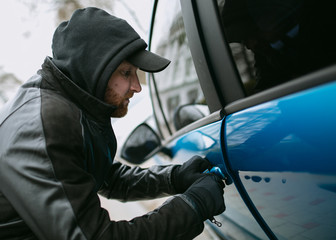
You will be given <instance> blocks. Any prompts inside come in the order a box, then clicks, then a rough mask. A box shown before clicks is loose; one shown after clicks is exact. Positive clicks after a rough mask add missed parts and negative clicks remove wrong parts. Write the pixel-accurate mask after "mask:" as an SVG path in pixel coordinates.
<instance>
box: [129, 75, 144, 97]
mask: <svg viewBox="0 0 336 240" xmlns="http://www.w3.org/2000/svg"><path fill="white" fill-rule="evenodd" d="M131 90H132V91H134V92H136V93H139V92H141V90H142V88H141V84H140V81H139V77H138V74H136V75H135V77H134V78H133V80H132V84H131Z"/></svg>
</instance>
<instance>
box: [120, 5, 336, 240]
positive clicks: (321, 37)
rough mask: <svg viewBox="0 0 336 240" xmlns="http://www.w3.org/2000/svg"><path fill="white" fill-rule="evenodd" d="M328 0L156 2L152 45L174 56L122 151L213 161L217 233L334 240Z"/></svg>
mask: <svg viewBox="0 0 336 240" xmlns="http://www.w3.org/2000/svg"><path fill="white" fill-rule="evenodd" d="M312 3H314V4H312ZM334 5H335V4H333V3H330V4H329V3H325V2H323V3H322V2H315V1H307V0H302V1H300V0H297V1H291V0H283V1H275V0H274V1H269V0H268V1H266V0H258V1H256V0H225V3H224V1H220V0H219V1H216V0H208V1H203V0H181V1H179V0H155V1H154V4H153V15H152V22H151V32H150V39H149V49H150V50H151V51H153V52H156V53H158V54H160V55H162V56H164V57H166V58H168V59H171V60H172V62H171V64H170V65H169V67H168V68H167V69H166V70H165V71H163V72H160V73H155V74H149V75H148V76H147V81H148V85H149V89H150V92H151V94H150V96H151V101H152V105H153V121H151V122H144V123H142V124H140V125H139V126H138V127H137V128H135V129H134V131H133V132H132V133H131V134H130V135H129V137H128V139H127V140H126V141H125V143H124V145H123V147H122V150H121V157H122V159H124V160H125V161H128V162H129V163H132V164H140V165H141V164H145V163H146V161H151V162H157V163H160V164H171V163H173V164H180V163H183V162H184V161H186V160H188V159H189V158H191V157H192V156H194V155H199V156H202V157H205V158H207V159H208V160H209V161H210V162H211V163H212V165H213V166H216V167H218V168H219V169H220V172H221V173H222V174H223V180H224V181H225V183H226V187H225V193H224V198H225V204H226V211H225V212H224V213H223V214H221V215H219V216H215V218H216V220H217V221H218V222H221V223H222V226H221V227H217V226H216V225H215V224H212V223H211V222H207V225H208V226H209V227H210V228H211V231H213V232H214V233H215V234H216V235H217V236H218V238H219V239H335V238H336V204H335V203H336V153H335V147H336V139H335V136H336V124H335V123H336V94H335V93H336V65H335V63H336V57H335V56H336V50H335V46H334V45H335V44H334V43H335V40H336V39H335V36H334V35H333V34H332V33H329V32H330V31H331V30H332V29H335V27H336V26H335V25H336V20H335V17H334V14H333V13H334V11H335V6H334Z"/></svg>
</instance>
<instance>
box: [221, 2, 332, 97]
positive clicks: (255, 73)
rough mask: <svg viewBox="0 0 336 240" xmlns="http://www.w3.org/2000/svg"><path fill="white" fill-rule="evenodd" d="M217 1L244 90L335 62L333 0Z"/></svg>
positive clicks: (252, 90)
mask: <svg viewBox="0 0 336 240" xmlns="http://www.w3.org/2000/svg"><path fill="white" fill-rule="evenodd" d="M221 2H222V3H221V4H220V8H221V9H220V11H221V19H222V21H223V26H224V32H225V36H226V39H227V40H228V41H229V43H230V47H231V50H232V54H233V57H234V59H235V61H236V64H237V68H238V70H239V72H240V74H241V79H242V81H243V84H244V86H245V89H246V92H247V93H248V94H249V95H250V94H253V93H256V92H259V91H262V90H265V89H268V88H270V87H273V86H276V85H278V84H281V83H284V82H288V81H290V80H292V79H295V78H297V77H300V76H302V75H305V74H308V73H310V72H313V71H316V70H318V69H321V68H323V67H326V66H329V65H332V64H334V63H335V62H336V56H335V55H336V47H335V40H336V37H335V34H332V31H331V29H336V17H335V16H336V15H335V10H336V9H335V6H336V4H334V3H333V1H326V2H323V3H321V2H318V1H315V0H225V3H224V1H221Z"/></svg>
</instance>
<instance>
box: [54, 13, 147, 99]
mask: <svg viewBox="0 0 336 240" xmlns="http://www.w3.org/2000/svg"><path fill="white" fill-rule="evenodd" d="M146 47H147V44H146V43H145V41H144V40H143V39H141V38H140V36H139V35H138V34H137V32H136V31H135V30H134V29H133V28H132V27H131V26H130V25H129V24H128V23H127V22H126V21H125V20H123V19H120V18H117V17H115V16H112V15H110V14H108V13H107V12H105V11H104V10H101V9H98V8H85V9H79V10H76V11H75V12H74V13H73V15H72V17H71V19H70V20H69V21H66V22H63V23H61V24H60V25H59V26H58V27H57V29H56V31H55V33H54V36H53V41H52V51H53V58H52V61H53V63H54V64H55V65H56V66H57V67H58V68H59V69H60V70H61V71H62V72H63V73H64V74H65V75H66V76H67V77H68V78H70V79H71V81H73V82H74V83H75V84H76V85H78V86H79V87H80V88H81V89H83V90H84V91H86V92H88V93H89V94H91V95H93V96H94V97H96V98H98V99H100V100H103V99H104V94H105V89H106V86H107V82H108V80H109V78H110V76H111V75H112V73H113V72H114V70H115V69H116V68H117V67H118V66H119V64H120V63H121V62H122V61H123V60H125V59H126V58H127V57H129V56H131V55H132V54H133V53H135V52H138V51H139V50H143V49H145V48H146Z"/></svg>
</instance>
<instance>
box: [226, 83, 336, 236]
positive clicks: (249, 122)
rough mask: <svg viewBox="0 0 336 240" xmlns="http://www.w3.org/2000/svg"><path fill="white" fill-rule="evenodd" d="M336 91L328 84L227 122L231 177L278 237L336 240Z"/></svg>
mask: <svg viewBox="0 0 336 240" xmlns="http://www.w3.org/2000/svg"><path fill="white" fill-rule="evenodd" d="M335 92H336V82H332V83H327V84H324V85H321V86H318V87H315V88H312V89H308V90H305V91H301V92H298V93H295V94H291V95H288V96H286V97H282V98H279V99H276V100H273V101H270V102H267V103H263V104H260V105H257V106H254V107H251V108H248V109H246V110H243V111H240V112H237V113H234V114H231V115H229V116H227V117H226V122H225V138H226V140H225V142H226V150H227V156H228V158H227V164H228V165H229V167H228V168H229V169H230V174H231V175H235V177H234V179H236V181H240V182H241V184H242V186H243V188H244V189H243V190H242V189H241V192H242V193H243V194H244V191H246V192H247V194H248V196H246V197H249V198H250V199H251V201H252V202H253V205H254V207H255V208H256V209H258V211H259V213H260V214H261V216H262V217H263V219H264V220H265V222H266V224H268V225H269V227H270V228H271V229H272V231H274V232H275V233H276V235H277V237H278V238H293V237H299V236H300V237H310V238H314V237H318V236H317V234H318V233H320V234H322V233H323V234H324V237H325V238H335V237H336V230H335V229H336V214H335V213H336V205H335V202H336V177H335V175H336V161H335V155H336V154H335V146H336V145H335V136H336V129H335V127H334V126H335V123H336V109H335V107H334V105H335V102H336V96H335ZM326 109H328V111H326ZM320 236H321V235H320Z"/></svg>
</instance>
